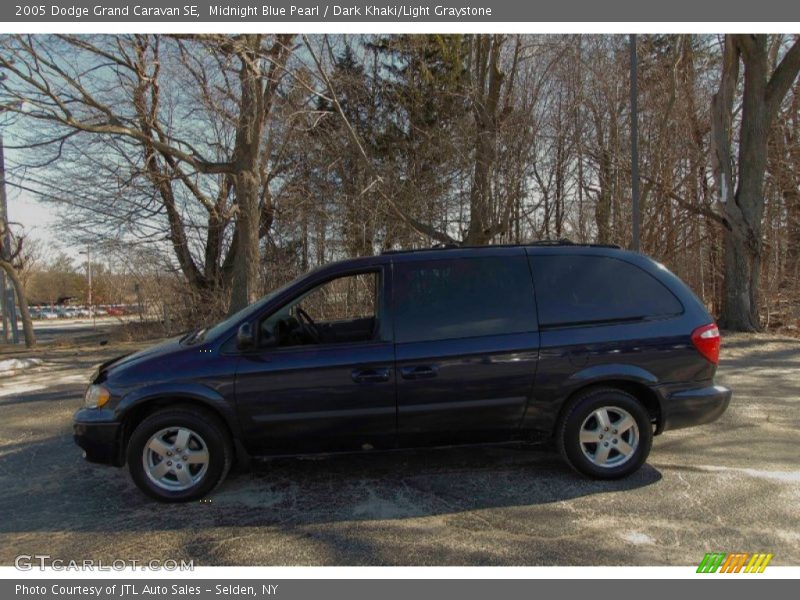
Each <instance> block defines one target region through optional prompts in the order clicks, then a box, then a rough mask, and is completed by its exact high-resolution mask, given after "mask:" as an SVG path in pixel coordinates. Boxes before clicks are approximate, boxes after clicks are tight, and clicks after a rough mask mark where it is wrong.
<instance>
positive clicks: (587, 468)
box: [556, 387, 653, 479]
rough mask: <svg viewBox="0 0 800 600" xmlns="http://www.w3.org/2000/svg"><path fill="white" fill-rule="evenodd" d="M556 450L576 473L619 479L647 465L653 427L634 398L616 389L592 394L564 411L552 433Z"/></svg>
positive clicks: (602, 389) (647, 415) (575, 400)
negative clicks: (554, 436)
mask: <svg viewBox="0 0 800 600" xmlns="http://www.w3.org/2000/svg"><path fill="white" fill-rule="evenodd" d="M615 425H617V426H618V427H615ZM615 433H616V435H615ZM556 444H557V445H558V449H559V452H560V453H561V456H562V457H563V458H564V460H565V461H566V462H567V464H569V466H571V467H572V468H573V469H575V470H576V471H577V472H578V473H581V474H582V475H586V476H588V477H591V478H594V479H619V478H622V477H627V476H628V475H630V474H631V473H634V472H635V471H637V470H638V469H639V468H640V467H641V466H642V465H643V464H644V462H645V461H646V460H647V456H648V455H649V454H650V448H651V446H652V444H653V426H652V424H651V423H650V415H649V414H648V413H647V410H646V409H645V408H644V406H642V404H641V403H640V402H639V401H638V400H637V399H636V398H635V397H634V396H632V395H630V394H628V393H627V392H623V391H622V390H619V389H616V388H605V387H604V388H593V389H590V390H587V391H586V392H584V393H582V394H579V395H578V396H576V397H575V398H574V399H572V400H571V401H570V402H569V404H568V405H567V407H566V409H565V410H564V413H563V416H562V418H561V420H560V421H559V425H558V427H557V430H556Z"/></svg>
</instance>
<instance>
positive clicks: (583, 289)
mask: <svg viewBox="0 0 800 600" xmlns="http://www.w3.org/2000/svg"><path fill="white" fill-rule="evenodd" d="M530 260H531V268H532V270H533V280H534V283H535V286H536V304H537V306H538V310H539V323H540V325H541V326H542V327H548V326H550V327H553V326H560V325H563V326H568V325H577V324H587V323H602V322H613V321H628V320H638V319H646V318H654V317H655V318H657V317H667V316H672V315H677V314H680V313H682V312H683V306H682V305H681V303H680V301H679V300H678V299H677V298H676V297H675V295H674V294H673V293H672V292H670V291H669V290H668V289H667V288H666V287H665V286H664V285H663V284H662V283H661V282H659V281H658V280H657V279H656V278H655V277H653V276H652V275H650V274H649V273H647V272H646V271H644V270H643V269H640V268H639V267H637V266H636V265H634V264H631V263H629V262H625V261H623V260H619V259H616V258H611V257H607V256H581V255H553V254H542V255H538V256H532V257H531V259H530Z"/></svg>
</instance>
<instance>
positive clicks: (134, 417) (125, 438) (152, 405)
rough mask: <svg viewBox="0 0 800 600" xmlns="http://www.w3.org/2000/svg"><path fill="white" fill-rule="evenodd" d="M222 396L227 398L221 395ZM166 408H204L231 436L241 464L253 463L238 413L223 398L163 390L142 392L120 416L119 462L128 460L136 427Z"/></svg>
mask: <svg viewBox="0 0 800 600" xmlns="http://www.w3.org/2000/svg"><path fill="white" fill-rule="evenodd" d="M219 399H220V400H223V399H222V398H221V397H220V398H219ZM164 408H175V409H179V408H183V409H189V410H192V411H202V412H205V413H206V414H208V415H210V416H212V417H213V418H215V419H217V420H218V421H219V422H220V423H221V425H222V426H223V427H224V428H225V431H226V433H227V434H228V436H229V438H230V440H231V444H232V445H233V448H234V458H235V461H236V462H237V463H239V464H240V465H241V464H247V463H249V456H248V454H247V451H246V450H245V449H244V446H243V445H242V443H241V440H240V438H239V428H238V422H237V421H236V417H235V414H231V413H232V410H226V409H225V408H223V407H222V406H221V405H220V403H219V402H217V401H213V400H212V399H209V398H207V397H205V396H202V395H198V394H196V393H191V392H187V391H184V392H181V391H177V390H162V391H160V392H151V393H149V394H146V395H142V396H140V397H138V398H136V399H135V400H134V401H131V402H129V403H128V404H127V406H126V408H125V410H124V413H123V414H122V415H121V419H120V422H121V423H122V427H121V428H120V433H119V439H118V442H117V463H116V464H117V466H123V465H124V464H125V454H126V450H127V446H128V442H129V440H130V437H131V434H132V433H133V431H134V430H135V429H136V427H137V426H138V425H139V424H140V423H141V422H142V421H143V420H144V419H146V418H147V417H148V416H149V415H151V414H153V413H155V412H157V411H159V410H161V409H164Z"/></svg>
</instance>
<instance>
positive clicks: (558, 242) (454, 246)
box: [381, 238, 620, 254]
mask: <svg viewBox="0 0 800 600" xmlns="http://www.w3.org/2000/svg"><path fill="white" fill-rule="evenodd" d="M525 246H584V247H590V248H612V249H616V250H619V249H620V246H618V245H617V244H590V243H581V242H573V241H572V240H570V239H567V238H560V239H556V240H533V241H530V242H520V243H519V244H483V245H467V244H456V243H454V244H436V245H434V246H429V247H427V248H413V249H407V250H384V251H382V252H381V254H405V253H408V252H426V251H429V250H469V249H471V248H521V247H523V248H524V247H525Z"/></svg>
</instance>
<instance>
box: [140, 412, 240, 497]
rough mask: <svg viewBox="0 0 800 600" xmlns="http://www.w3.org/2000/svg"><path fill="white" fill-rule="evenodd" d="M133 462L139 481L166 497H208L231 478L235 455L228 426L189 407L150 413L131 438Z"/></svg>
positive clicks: (152, 492)
mask: <svg viewBox="0 0 800 600" xmlns="http://www.w3.org/2000/svg"><path fill="white" fill-rule="evenodd" d="M127 459H128V468H129V470H130V473H131V477H132V479H133V481H134V483H136V485H137V486H138V487H139V489H141V490H142V491H143V492H144V493H146V494H147V495H149V496H151V497H153V498H155V499H157V500H161V501H162V502H187V501H189V500H195V499H197V498H202V497H203V496H205V495H206V494H208V493H209V492H210V491H211V490H213V489H214V488H215V487H216V486H217V485H218V484H219V483H221V482H222V480H223V479H225V476H226V475H227V473H228V471H229V470H230V466H231V462H232V459H233V450H232V447H231V442H230V439H229V436H228V434H227V432H226V431H225V428H224V426H223V425H222V424H221V423H220V422H219V421H218V420H217V419H216V418H215V417H213V416H212V415H209V414H207V413H205V412H197V411H194V410H192V409H188V408H175V409H165V410H161V411H158V412H156V413H153V414H152V415H150V416H148V417H147V418H145V419H144V420H143V421H142V422H141V423H140V424H139V426H138V427H136V429H135V430H134V432H133V434H132V435H131V438H130V441H129V442H128V455H127Z"/></svg>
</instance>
